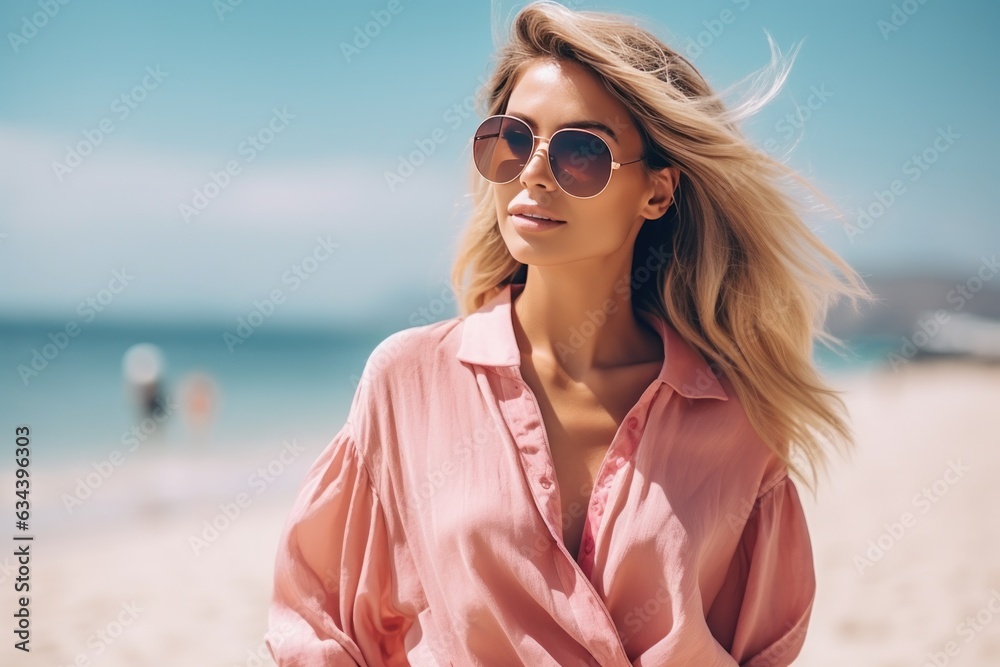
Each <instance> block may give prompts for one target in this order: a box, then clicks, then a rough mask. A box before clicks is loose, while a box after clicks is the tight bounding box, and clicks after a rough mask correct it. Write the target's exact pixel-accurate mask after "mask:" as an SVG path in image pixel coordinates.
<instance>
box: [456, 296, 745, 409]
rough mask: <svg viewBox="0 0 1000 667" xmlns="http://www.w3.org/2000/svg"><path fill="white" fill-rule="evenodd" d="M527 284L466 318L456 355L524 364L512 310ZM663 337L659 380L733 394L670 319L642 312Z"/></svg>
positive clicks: (705, 392) (690, 392)
mask: <svg viewBox="0 0 1000 667" xmlns="http://www.w3.org/2000/svg"><path fill="white" fill-rule="evenodd" d="M523 288H524V283H513V284H508V285H506V286H504V288H503V289H502V290H501V291H500V292H499V293H498V294H496V295H495V296H493V298H491V299H490V300H488V301H487V302H486V303H484V304H483V305H482V306H481V307H480V308H479V310H477V311H476V312H474V313H471V314H469V315H467V316H466V317H465V318H464V324H463V327H462V341H461V344H460V345H459V348H458V352H457V354H456V355H455V356H456V357H457V358H458V359H459V361H464V362H467V363H471V364H477V365H480V366H520V365H521V352H520V349H519V348H518V347H517V339H516V338H515V336H514V322H513V319H512V313H511V302H512V297H516V296H517V295H518V294H520V292H521V290H522V289H523ZM640 316H642V317H643V318H644V319H645V320H646V321H647V322H649V323H650V324H651V325H653V326H654V327H655V329H656V330H657V332H658V333H659V334H660V338H661V339H663V350H664V355H663V356H664V358H663V366H662V368H660V374H659V376H657V381H659V382H665V383H666V384H669V385H670V386H671V387H673V389H674V391H676V392H677V393H679V394H680V395H682V396H686V397H687V398H719V399H722V400H724V401H727V400H729V396H728V395H727V394H726V392H725V390H723V388H722V385H721V384H719V380H718V378H716V376H715V374H714V373H713V372H712V370H711V368H709V365H708V364H707V363H706V361H705V358H704V357H703V356H702V354H701V352H699V351H698V349H697V348H695V347H694V346H693V345H691V344H690V343H688V342H687V341H686V340H685V339H684V338H683V337H682V336H681V335H680V333H678V332H677V330H676V329H675V328H674V327H673V326H672V325H671V324H670V323H669V322H667V321H666V320H664V319H662V318H659V317H652V316H650V315H648V314H647V313H645V312H642V311H640Z"/></svg>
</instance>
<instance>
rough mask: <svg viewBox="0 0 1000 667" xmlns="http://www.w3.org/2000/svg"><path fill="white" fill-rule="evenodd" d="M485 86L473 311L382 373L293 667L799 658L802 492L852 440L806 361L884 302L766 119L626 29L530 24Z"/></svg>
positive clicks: (314, 497)
mask: <svg viewBox="0 0 1000 667" xmlns="http://www.w3.org/2000/svg"><path fill="white" fill-rule="evenodd" d="M773 64H774V61H772V65H773ZM783 76H784V75H782V78H783ZM774 92H776V91H775V90H772V91H771V94H773V93H774ZM485 93H486V107H487V108H486V114H485V115H486V116H487V119H486V120H485V121H484V122H483V123H482V125H481V126H480V127H479V128H478V129H477V130H476V132H475V135H474V137H473V139H472V157H473V162H474V164H475V167H476V174H475V177H476V179H477V182H476V185H475V188H476V190H475V192H476V197H477V198H476V206H475V211H474V214H473V216H472V220H471V223H470V225H469V227H468V231H467V233H466V235H465V237H464V239H463V242H462V246H461V249H460V252H459V256H458V260H457V263H456V265H455V270H454V275H453V282H454V283H455V284H456V285H458V286H460V287H459V288H460V290H461V291H460V297H461V298H460V308H461V315H460V316H458V317H455V318H452V319H449V320H446V321H442V322H437V323H434V324H430V325H425V326H420V327H414V328H411V329H407V330H404V331H401V332H398V333H396V334H394V335H392V336H390V337H389V338H387V339H386V340H384V341H383V342H381V343H380V344H379V346H378V347H377V348H376V349H375V351H374V352H373V353H372V355H371V357H370V358H369V359H368V362H367V364H366V368H365V372H364V375H363V381H362V382H361V384H360V385H359V387H358V389H357V392H356V393H355V396H354V400H353V402H352V405H351V409H350V415H349V417H348V419H347V423H346V424H345V425H344V427H343V429H342V430H341V431H340V432H339V433H338V434H337V435H336V436H335V437H334V439H333V441H332V442H331V443H330V444H329V445H328V447H327V448H326V450H325V451H324V452H323V453H322V455H321V456H320V457H319V459H318V460H317V461H316V462H315V463H314V464H313V467H312V468H311V470H310V471H309V473H308V475H307V478H306V480H305V483H304V485H303V486H302V488H301V490H300V493H299V496H298V499H297V501H296V502H295V505H294V507H293V509H292V512H291V516H290V518H289V522H288V525H287V526H286V527H285V530H284V532H283V535H282V539H281V544H280V548H279V551H278V555H277V563H276V566H275V588H274V594H273V599H272V604H271V608H270V616H269V619H270V624H271V636H270V637H269V639H268V645H269V647H270V649H271V651H272V654H273V655H274V657H275V659H276V661H277V662H278V664H279V665H355V664H357V665H379V666H381V665H407V664H410V665H449V664H450V665H456V666H458V665H463V666H464V665H521V664H523V665H532V666H537V665H605V666H606V665H614V666H619V665H621V666H624V665H630V664H635V663H638V661H640V659H641V664H644V665H699V666H714V665H718V666H722V665H744V666H751V667H763V666H764V665H767V666H768V667H775V666H777V665H788V664H791V662H792V660H793V659H794V658H795V656H796V655H798V653H799V650H800V648H801V646H802V644H803V641H804V638H805V632H806V627H807V625H808V622H809V617H810V613H811V610H812V604H813V598H814V593H815V576H814V570H813V561H812V552H811V545H810V540H809V535H808V530H807V525H806V522H805V517H804V514H803V511H802V506H801V504H800V501H799V496H798V493H797V490H796V485H795V483H794V482H793V476H795V477H796V478H798V479H799V480H801V481H804V482H805V483H806V484H809V480H807V479H806V478H805V477H804V475H803V472H802V471H801V470H800V469H799V468H801V467H803V465H808V466H809V467H810V469H812V471H813V472H814V473H815V465H814V464H817V463H820V464H822V463H823V461H824V452H823V450H822V447H821V442H822V441H823V440H824V439H830V440H833V441H835V442H836V441H842V442H844V443H847V444H850V430H849V428H848V426H847V425H846V423H845V421H844V419H843V417H842V415H841V410H840V409H838V408H842V407H843V404H842V403H841V402H840V400H839V398H838V397H837V396H836V394H835V392H834V391H832V390H831V389H829V388H828V387H826V386H824V384H823V382H822V381H821V378H820V376H819V375H818V373H817V371H816V369H815V368H814V366H813V362H812V357H811V353H812V343H813V339H814V338H820V339H824V340H828V341H834V342H836V339H834V338H832V337H830V336H829V335H828V334H826V333H825V332H823V331H822V323H823V320H824V314H825V309H826V307H827V305H828V302H829V301H830V300H831V298H832V297H835V296H837V295H838V294H844V293H846V294H850V295H851V296H852V297H866V296H867V292H866V290H865V289H864V287H863V285H861V283H860V281H859V280H858V279H857V276H856V275H855V274H854V273H853V272H852V271H851V269H850V267H849V266H847V265H846V264H845V263H844V262H843V260H841V259H839V258H838V257H837V256H836V255H834V254H833V253H831V252H830V251H829V250H827V249H826V248H825V247H823V246H822V244H820V243H819V242H818V241H817V240H816V239H815V238H814V236H813V235H812V234H811V232H810V231H809V229H808V228H807V227H806V226H805V225H804V224H803V222H802V220H801V219H800V218H799V217H798V215H797V214H796V212H795V211H794V209H793V206H792V204H791V201H790V199H789V198H788V196H787V195H785V194H784V193H782V192H781V191H780V189H779V188H778V186H777V185H776V182H777V180H778V179H779V178H780V177H782V176H785V175H787V174H788V173H789V172H788V171H787V170H786V169H785V168H784V167H783V166H782V165H781V164H780V163H778V162H775V161H773V160H771V159H770V158H768V157H767V156H766V155H764V154H763V153H761V152H760V151H758V150H757V149H755V148H754V147H753V146H752V145H751V144H750V143H749V142H748V141H747V140H746V139H745V138H743V137H742V136H741V135H740V134H739V132H738V130H737V129H736V127H735V125H734V122H735V120H737V119H738V118H739V117H740V114H747V113H751V112H752V111H753V110H754V109H755V108H756V107H755V106H754V105H757V104H759V102H760V100H751V101H750V102H748V103H746V104H744V105H742V106H740V107H738V109H737V112H735V113H734V112H731V111H727V110H726V108H725V107H724V106H723V105H722V103H721V102H720V100H719V98H718V97H717V96H715V95H713V93H712V92H711V90H710V89H709V87H708V85H707V83H706V82H705V81H704V79H702V77H701V76H700V75H699V74H698V73H697V72H696V70H695V69H694V68H693V67H692V66H691V64H690V63H689V62H687V61H686V60H685V59H684V58H683V57H681V56H680V55H678V54H677V53H676V52H674V51H673V50H671V49H670V48H668V47H667V46H665V45H664V44H663V43H661V42H660V41H659V40H658V39H656V38H655V37H653V36H652V35H651V34H649V33H648V32H646V31H645V30H643V29H641V28H639V27H636V26H634V25H632V24H631V23H630V22H628V21H627V20H625V19H623V18H620V17H617V16H614V15H609V14H603V13H593V12H572V11H570V10H569V9H566V8H564V7H562V6H560V5H557V4H554V3H548V2H541V3H534V4H532V5H529V6H527V7H525V8H524V9H523V10H522V11H521V12H520V13H519V14H518V15H517V16H516V18H515V20H514V25H513V29H512V33H511V38H510V41H509V43H507V44H506V45H505V46H503V47H502V49H501V50H500V52H499V58H498V64H497V66H496V71H495V72H494V74H493V76H492V78H491V79H490V81H489V82H488V83H487V85H486V89H485ZM823 260H829V261H831V262H832V263H833V264H834V265H835V266H836V267H837V268H839V269H840V270H841V271H842V272H843V274H844V275H845V276H846V277H847V279H848V281H847V282H846V283H842V282H840V281H839V280H837V279H836V277H835V276H834V275H833V274H832V273H830V272H829V271H828V270H827V269H826V268H824V266H823V264H822V261H823ZM469 273H471V280H470V282H469V284H468V285H467V286H464V287H461V285H462V281H463V278H464V277H465V276H466V274H469ZM810 488H811V489H813V487H812V486H810Z"/></svg>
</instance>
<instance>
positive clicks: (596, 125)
mask: <svg viewBox="0 0 1000 667" xmlns="http://www.w3.org/2000/svg"><path fill="white" fill-rule="evenodd" d="M507 113H508V114H510V115H511V116H514V117H516V118H520V119H521V120H523V121H524V122H525V123H527V124H528V126H529V127H531V131H532V132H537V131H538V123H536V122H535V121H534V120H532V119H531V117H529V116H526V115H524V114H522V113H514V112H510V111H508V112H507ZM567 127H573V128H579V129H581V130H600V131H601V132H604V133H605V134H606V135H608V136H609V137H611V138H612V139H614V140H615V141H616V142H618V135H617V134H615V131H614V130H612V129H611V128H610V127H608V126H607V125H605V124H604V123H602V122H600V121H596V120H574V121H570V122H569V123H563V124H562V125H560V126H559V127H557V128H556V129H557V130H562V129H564V128H567Z"/></svg>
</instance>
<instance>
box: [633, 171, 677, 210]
mask: <svg viewBox="0 0 1000 667" xmlns="http://www.w3.org/2000/svg"><path fill="white" fill-rule="evenodd" d="M650 179H651V188H652V189H651V194H650V196H649V199H647V200H646V202H645V203H644V205H643V207H642V211H641V212H640V215H642V217H643V218H644V219H646V220H656V219H658V218H660V217H662V216H663V214H664V213H666V212H667V209H668V208H670V204H672V203H673V201H674V192H676V190H677V185H678V184H679V183H680V180H681V170H680V168H679V167H664V168H663V169H658V170H656V171H654V172H653V173H652V174H651V175H650Z"/></svg>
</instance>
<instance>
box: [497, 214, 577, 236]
mask: <svg viewBox="0 0 1000 667" xmlns="http://www.w3.org/2000/svg"><path fill="white" fill-rule="evenodd" d="M510 219H511V222H513V223H514V227H516V228H517V229H518V230H520V231H525V232H544V231H547V230H550V229H555V228H556V227H561V226H562V225H565V224H566V222H565V221H563V220H542V219H541V218H532V217H529V216H526V215H512V216H510Z"/></svg>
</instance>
